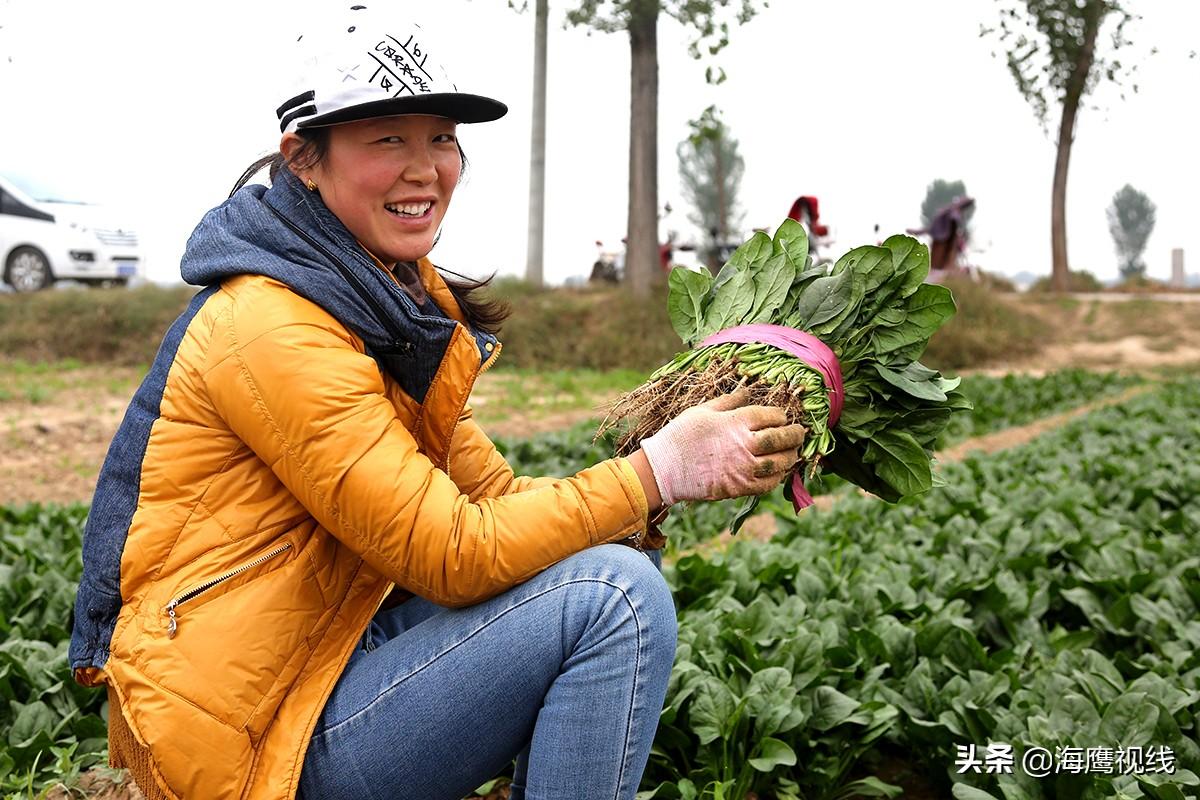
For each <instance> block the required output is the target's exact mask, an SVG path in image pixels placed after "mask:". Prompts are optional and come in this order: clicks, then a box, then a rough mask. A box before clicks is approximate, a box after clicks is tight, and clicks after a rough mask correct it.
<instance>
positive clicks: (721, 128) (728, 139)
mask: <svg viewBox="0 0 1200 800" xmlns="http://www.w3.org/2000/svg"><path fill="white" fill-rule="evenodd" d="M688 124H689V125H690V126H691V129H692V133H691V135H690V136H688V138H687V139H685V140H684V141H682V142H680V143H679V146H678V147H677V148H676V150H675V152H676V155H678V157H679V178H680V182H681V185H682V187H683V196H684V199H685V200H687V201H688V203H690V204H691V206H692V208H693V209H694V213H691V214H689V215H688V219H690V220H691V221H692V223H694V224H695V225H696V226H697V227H699V228H700V230H701V231H702V232H703V236H704V239H703V241H704V253H703V256H704V258H703V260H704V263H705V264H706V265H708V267H709V269H710V270H712V271H713V272H716V270H717V268H718V267H719V266H720V262H719V260H718V259H717V256H716V254H717V252H718V248H719V247H720V246H721V245H723V244H724V243H725V241H726V240H727V239H728V237H729V235H730V234H731V233H733V232H735V231H737V230H738V229H739V228H740V227H741V224H742V217H743V214H742V213H741V211H740V210H739V208H738V189H739V187H740V186H741V182H742V173H743V172H744V170H745V166H746V164H745V161H744V160H743V159H742V155H741V153H739V152H738V142H737V139H734V138H733V137H732V136H731V135H730V133H729V126H727V125H726V124H725V123H724V121H723V120H721V119H720V116H719V112H718V111H717V110H716V107H715V106H709V107H708V108H706V109H705V110H704V113H703V114H701V115H700V117H699V119H695V120H692V121H691V122H689V123H688Z"/></svg>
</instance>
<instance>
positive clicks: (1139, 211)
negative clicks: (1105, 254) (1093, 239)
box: [1108, 183, 1156, 280]
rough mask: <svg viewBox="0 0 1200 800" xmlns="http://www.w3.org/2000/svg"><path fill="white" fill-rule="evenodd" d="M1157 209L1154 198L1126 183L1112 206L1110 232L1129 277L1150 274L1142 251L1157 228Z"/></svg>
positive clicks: (1110, 207) (1119, 260)
mask: <svg viewBox="0 0 1200 800" xmlns="http://www.w3.org/2000/svg"><path fill="white" fill-rule="evenodd" d="M1155 211H1156V208H1155V206H1154V203H1152V202H1150V198H1149V197H1147V196H1146V195H1145V194H1143V193H1142V192H1139V191H1138V190H1137V189H1135V188H1133V187H1132V186H1130V185H1129V184H1128V183H1127V184H1125V185H1124V186H1122V187H1121V188H1120V190H1118V191H1117V193H1116V194H1114V195H1113V199H1112V205H1111V206H1109V207H1108V232H1109V233H1111V234H1112V237H1113V243H1114V244H1115V245H1116V250H1117V258H1118V266H1119V267H1120V270H1121V277H1122V278H1124V279H1125V280H1129V279H1131V278H1136V277H1142V276H1144V275H1145V274H1146V264H1145V262H1143V261H1142V253H1143V252H1145V250H1146V242H1147V241H1149V239H1150V234H1151V233H1152V232H1153V231H1154V216H1155Z"/></svg>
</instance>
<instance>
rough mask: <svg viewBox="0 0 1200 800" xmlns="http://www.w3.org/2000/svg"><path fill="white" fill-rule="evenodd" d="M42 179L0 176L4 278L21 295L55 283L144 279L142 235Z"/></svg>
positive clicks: (0, 258)
mask: <svg viewBox="0 0 1200 800" xmlns="http://www.w3.org/2000/svg"><path fill="white" fill-rule="evenodd" d="M65 197H66V195H64V194H61V193H59V192H57V191H55V190H54V189H53V188H51V187H50V186H48V185H46V184H45V183H44V182H43V181H37V180H32V179H30V178H26V177H23V176H20V175H16V174H14V173H7V174H0V279H3V281H4V283H7V284H8V285H9V286H11V287H12V288H13V289H15V290H16V291H18V292H35V291H37V290H38V289H45V288H46V287H48V286H50V285H51V284H53V283H54V282H55V281H57V280H76V281H80V282H81V283H85V284H90V285H93V286H113V285H118V286H121V285H124V284H126V283H128V282H129V281H130V280H131V279H134V278H137V277H140V276H142V274H143V266H142V261H143V259H142V253H141V250H140V249H139V248H138V237H137V234H136V233H134V232H133V231H132V230H131V229H130V228H129V227H128V226H127V225H123V224H119V223H118V222H116V221H115V220H113V218H112V215H111V212H109V211H107V210H105V209H104V208H102V207H100V206H96V205H92V204H90V203H83V202H79V201H71V200H67V199H64V198H65Z"/></svg>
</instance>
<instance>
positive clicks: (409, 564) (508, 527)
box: [71, 260, 647, 800]
mask: <svg viewBox="0 0 1200 800" xmlns="http://www.w3.org/2000/svg"><path fill="white" fill-rule="evenodd" d="M418 267H419V270H420V275H421V278H422V282H423V283H424V285H425V287H426V288H427V290H428V291H429V294H430V297H431V298H432V299H433V301H434V302H436V304H437V305H438V306H439V307H440V309H441V310H442V311H443V312H444V313H445V315H446V316H447V317H449V318H450V319H452V320H454V321H455V323H454V331H453V335H452V336H451V337H450V342H449V345H448V347H447V348H446V350H445V354H444V357H442V359H441V361H440V363H438V364H437V368H436V373H435V375H434V376H433V378H432V380H431V381H430V382H429V383H428V389H427V391H426V392H425V395H424V397H423V399H422V402H417V401H416V400H415V399H414V398H413V397H410V396H409V395H408V394H407V393H406V392H405V391H404V390H403V389H401V387H400V385H399V384H398V382H397V381H396V380H395V379H394V378H393V377H392V376H391V375H390V374H388V373H387V372H386V371H385V370H383V369H381V367H380V365H379V363H378V362H377V360H376V359H374V358H372V357H371V356H370V355H368V353H367V350H368V348H367V347H365V346H364V342H363V340H362V339H361V338H360V337H358V336H356V335H355V334H354V333H352V332H351V331H350V330H349V329H348V328H347V327H346V325H344V324H342V323H341V322H339V321H338V320H337V319H335V318H334V317H333V316H332V315H331V314H330V313H328V312H327V311H325V310H323V308H322V307H321V306H319V305H317V304H316V303H314V302H311V301H310V300H307V299H304V298H303V297H301V296H299V295H298V294H297V293H295V292H294V291H292V290H291V289H290V288H289V287H288V286H287V285H285V284H284V283H282V282H280V281H278V280H275V279H273V278H270V277H265V276H263V275H240V276H236V277H230V278H228V279H226V280H223V281H222V282H221V283H220V284H219V285H216V286H213V287H210V288H209V289H207V290H205V291H204V292H201V294H199V295H197V298H196V300H194V301H193V303H192V306H191V307H190V308H189V310H188V312H186V313H185V314H184V316H183V317H181V319H180V320H179V321H178V322H177V323H176V325H175V326H174V327H173V328H172V330H171V332H169V333H168V335H167V338H166V340H165V342H164V345H163V349H162V351H160V355H159V358H158V360H157V361H156V362H155V366H154V367H152V369H151V372H150V374H149V375H148V376H147V379H146V382H145V383H144V384H143V386H142V387H141V389H139V391H138V393H137V395H136V396H135V398H134V401H133V403H132V404H131V407H130V410H129V412H128V414H127V416H126V420H125V422H124V423H123V424H122V428H121V430H120V431H119V432H118V434H117V437H116V438H115V439H114V442H113V445H112V448H111V449H110V453H109V458H108V460H107V461H106V464H105V467H104V469H103V470H102V473H101V478H100V481H99V484H98V490H97V495H96V498H95V499H94V501H93V507H92V514H91V517H90V518H89V523H88V532H87V534H86V536H85V543H84V562H85V574H84V580H83V582H82V583H81V587H80V594H79V597H78V598H77V604H76V621H75V632H74V636H73V639H72V649H71V663H72V666H73V668H74V671H75V676H76V679H77V680H79V681H81V682H83V683H85V684H89V685H98V684H101V683H106V684H107V686H108V691H109V697H110V699H111V700H112V704H111V706H112V707H111V712H110V750H111V758H112V761H113V763H114V764H115V765H117V766H125V767H128V768H129V769H130V770H131V772H132V773H133V775H134V777H135V779H136V780H137V782H138V783H139V785H140V786H142V788H143V789H144V790H146V791H147V794H148V795H149V796H150V797H151V798H153V797H156V796H160V797H170V798H204V800H208V799H209V798H248V799H251V800H260V799H261V800H267V799H268V798H271V799H272V800H274V799H275V798H292V797H294V796H295V793H296V788H297V785H298V781H299V777H300V771H301V766H302V763H303V759H304V753H305V748H306V746H307V743H308V741H309V738H310V736H311V734H312V732H313V729H314V726H315V724H316V722H317V718H318V716H319V714H320V713H321V710H322V707H323V705H324V703H325V700H326V698H327V697H328V696H329V694H330V692H331V690H332V689H333V686H334V684H335V682H336V681H337V679H338V676H339V674H340V673H341V671H342V669H343V667H344V665H345V663H346V661H347V659H348V658H349V656H350V653H351V651H352V649H353V648H354V646H355V643H356V642H357V641H358V639H359V637H360V636H361V633H362V631H363V629H364V628H365V627H366V625H367V623H368V621H369V620H370V618H371V617H372V615H373V614H374V613H375V611H376V610H377V609H378V607H379V606H380V604H381V602H382V601H383V600H384V598H385V597H386V596H387V595H388V593H389V592H391V591H392V590H393V587H398V589H397V590H398V591H399V590H400V589H403V590H408V591H410V592H413V593H415V594H417V595H420V596H422V597H426V598H429V599H430V600H432V601H434V602H436V603H439V604H442V605H447V606H464V605H470V604H473V603H477V602H479V601H481V600H484V599H486V598H488V597H491V596H493V595H496V594H497V593H500V592H503V591H505V590H506V589H508V588H510V587H512V586H514V585H516V584H519V583H521V582H522V581H524V580H526V579H528V578H530V577H531V576H533V575H535V574H537V573H538V572H539V571H541V570H543V569H545V568H546V567H547V566H549V565H551V564H553V563H555V562H556V561H559V560H561V559H563V558H565V557H566V556H569V555H571V554H572V553H575V552H577V551H579V550H581V549H583V548H586V547H589V546H591V545H595V544H599V543H604V542H611V541H616V540H620V539H622V538H624V537H627V536H630V535H631V534H633V533H636V532H638V531H640V530H644V529H645V526H646V524H647V519H646V517H647V504H646V503H647V501H646V498H645V495H644V493H643V491H642V488H641V485H640V483H639V481H638V478H637V475H636V474H635V473H634V471H633V469H632V467H631V466H630V465H629V463H628V461H626V460H625V459H612V460H608V461H604V462H601V463H600V464H597V465H596V466H594V467H591V468H589V469H586V470H584V471H582V472H580V473H579V474H578V475H576V476H574V477H570V478H565V479H551V478H534V479H530V478H518V477H514V475H513V472H512V470H511V469H510V467H509V466H508V464H507V463H506V462H505V461H504V459H503V457H502V456H501V455H500V454H499V452H498V451H497V450H496V449H495V447H494V445H493V444H492V443H491V441H490V440H489V439H488V438H487V436H486V435H485V434H484V433H483V431H482V430H481V429H480V428H479V426H478V425H477V424H476V423H475V422H474V421H473V419H472V418H471V412H470V409H469V408H468V407H467V399H468V397H469V395H470V393H471V388H472V385H473V383H474V381H475V379H476V377H477V376H478V375H479V374H480V373H481V372H482V371H483V370H485V369H487V368H488V367H490V366H491V364H492V363H493V362H494V361H495V359H496V357H497V356H498V355H499V350H500V348H499V344H495V345H494V346H493V345H492V344H491V342H489V343H488V344H487V345H486V349H487V350H490V351H492V352H490V355H489V356H488V357H487V358H486V361H484V362H483V363H481V359H480V349H479V347H477V343H478V341H479V340H478V339H477V338H475V337H473V336H472V335H471V333H470V332H469V331H468V329H467V327H466V325H465V324H464V320H463V317H462V313H461V310H460V309H459V308H458V306H457V304H456V302H455V300H454V297H453V295H452V294H451V292H450V290H449V288H448V287H447V286H446V285H445V283H444V281H443V280H442V279H441V277H440V276H439V275H438V273H437V272H436V271H435V269H434V268H433V266H432V265H431V264H430V263H429V262H428V261H427V260H422V261H420V262H419V264H418ZM389 278H390V276H389ZM137 430H143V431H144V433H143V435H142V436H140V437H139V436H138V435H135V432H136V431H137ZM114 530H116V531H117V535H113V533H112V532H113V531H114ZM118 566H119V569H117V567H118ZM106 569H108V570H109V571H115V572H114V574H115V575H117V576H119V577H111V578H106V577H105V574H106V573H105V570H106ZM114 584H116V585H114ZM448 688H449V687H448ZM397 723H398V724H403V720H398V721H397Z"/></svg>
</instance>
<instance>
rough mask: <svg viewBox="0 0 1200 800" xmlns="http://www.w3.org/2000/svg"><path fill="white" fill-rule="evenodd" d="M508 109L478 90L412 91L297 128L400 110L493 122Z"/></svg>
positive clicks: (311, 119) (388, 114) (321, 116)
mask: <svg viewBox="0 0 1200 800" xmlns="http://www.w3.org/2000/svg"><path fill="white" fill-rule="evenodd" d="M507 113H508V106H506V105H504V103H501V102H500V101H499V100H493V99H491V98H490V97H482V96H480V95H477V94H463V93H461V92H443V93H437V94H415V95H413V94H410V95H404V96H403V97H389V98H388V99H386V100H374V101H372V102H370V103H360V104H359V105H355V106H349V107H347V108H340V109H338V110H337V111H330V112H328V113H326V114H318V115H317V116H315V117H308V118H306V119H303V120H301V121H299V122H297V123H296V127H297V128H319V127H323V126H326V125H339V124H341V123H343V122H356V121H358V120H362V119H375V118H376V117H394V116H397V115H399V114H429V115H431V116H435V117H446V118H448V119H452V120H454V121H456V122H491V121H492V120H497V119H500V118H501V117H503V116H504V115H505V114H507Z"/></svg>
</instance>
